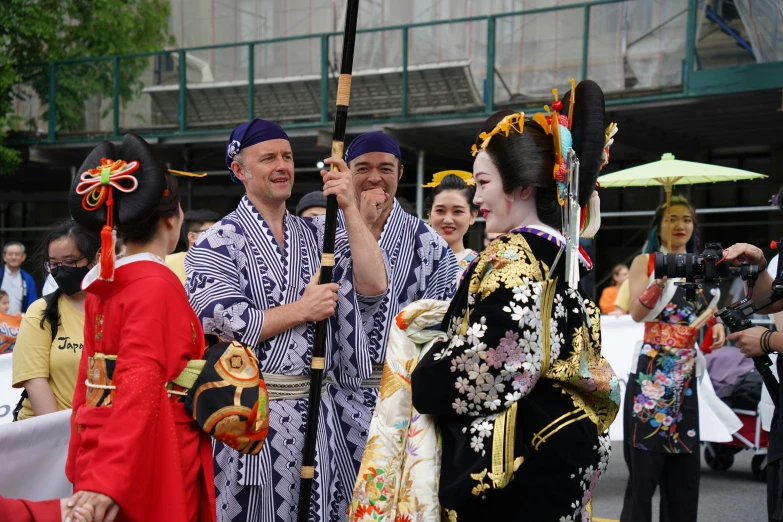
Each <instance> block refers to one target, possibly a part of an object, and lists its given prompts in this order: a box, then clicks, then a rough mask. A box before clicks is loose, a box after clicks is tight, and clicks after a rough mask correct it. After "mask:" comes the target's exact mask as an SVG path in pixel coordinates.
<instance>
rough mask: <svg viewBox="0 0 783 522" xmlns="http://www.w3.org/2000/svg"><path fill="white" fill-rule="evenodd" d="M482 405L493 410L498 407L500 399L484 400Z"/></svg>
mask: <svg viewBox="0 0 783 522" xmlns="http://www.w3.org/2000/svg"><path fill="white" fill-rule="evenodd" d="M484 407H485V408H489V409H490V410H492V411H495V410H497V409H498V408H500V399H495V400H489V401H486V402H485V403H484Z"/></svg>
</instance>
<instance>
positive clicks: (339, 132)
mask: <svg viewBox="0 0 783 522" xmlns="http://www.w3.org/2000/svg"><path fill="white" fill-rule="evenodd" d="M358 17H359V0H348V5H347V6H346V9H345V33H344V35H343V60H342V64H341V65H340V80H339V82H338V84H337V113H336V115H335V119H334V134H333V135H332V154H331V157H332V158H337V159H343V153H344V151H345V126H346V124H347V123H348V105H349V102H350V97H351V70H352V69H353V49H354V44H355V43H356V19H357V18H358ZM322 103H326V101H325V100H322ZM331 169H332V171H336V170H339V167H337V165H334V164H333V165H332V166H331ZM336 228H337V197H336V196H329V197H328V198H327V200H326V221H325V226H324V250H323V254H322V255H321V280H320V281H319V284H322V285H323V284H328V283H331V282H332V271H333V269H334V236H335V229H336ZM328 320H329V319H324V320H323V321H319V322H318V323H317V324H316V326H315V346H314V347H313V359H312V362H311V363H310V372H311V373H310V400H309V401H308V404H307V431H306V432H305V442H304V454H303V458H302V471H301V473H300V476H301V479H302V480H301V483H300V485H299V507H298V513H297V521H298V522H308V519H309V516H310V499H311V494H312V490H313V476H314V474H315V443H316V440H317V434H318V410H319V406H320V405H321V384H322V382H323V372H324V366H325V362H326V359H325V357H324V353H325V348H326V324H327V321H328Z"/></svg>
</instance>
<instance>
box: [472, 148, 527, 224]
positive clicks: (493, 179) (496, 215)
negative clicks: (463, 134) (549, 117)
mask: <svg viewBox="0 0 783 522" xmlns="http://www.w3.org/2000/svg"><path fill="white" fill-rule="evenodd" d="M473 179H474V180H475V181H476V196H475V197H474V198H473V203H474V204H475V205H478V207H479V208H480V209H481V210H480V211H479V215H481V216H483V217H484V219H485V220H486V222H487V232H490V233H497V234H505V233H506V232H508V231H509V230H512V229H514V228H516V227H518V226H519V225H520V224H522V222H521V220H522V214H523V213H522V212H520V210H521V209H520V208H519V205H515V204H514V203H515V199H516V198H515V197H514V195H510V194H506V193H505V192H504V191H503V180H502V179H501V177H500V172H499V171H498V169H497V167H496V166H495V164H494V163H493V162H492V159H490V157H489V154H487V153H486V152H484V151H481V152H479V153H478V154H477V155H476V159H475V161H474V162H473ZM517 192H518V191H515V194H516V193H517ZM517 195H518V194H517Z"/></svg>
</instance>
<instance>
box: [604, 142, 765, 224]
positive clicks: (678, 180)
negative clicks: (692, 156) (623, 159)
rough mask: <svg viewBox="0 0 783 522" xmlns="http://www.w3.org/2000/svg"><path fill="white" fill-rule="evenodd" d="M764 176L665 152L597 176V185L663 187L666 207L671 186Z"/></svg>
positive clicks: (605, 186)
mask: <svg viewBox="0 0 783 522" xmlns="http://www.w3.org/2000/svg"><path fill="white" fill-rule="evenodd" d="M766 177H767V176H765V175H764V174H757V173H755V172H749V171H747V170H740V169H732V168H729V167H721V166H718V165H709V164H707V163H696V162H693V161H682V160H678V159H674V154H669V153H666V154H664V155H663V156H661V159H660V161H654V162H652V163H648V164H646V165H640V166H638V167H632V168H630V169H625V170H621V171H618V172H612V173H611V174H606V175H604V176H600V177H599V178H598V183H600V185H601V187H602V188H612V187H649V186H656V185H657V186H663V188H664V190H665V191H666V205H667V207H668V205H669V202H670V201H671V196H672V187H673V186H674V185H695V184H697V183H718V182H721V181H741V180H746V179H758V178H766ZM669 239H671V238H669Z"/></svg>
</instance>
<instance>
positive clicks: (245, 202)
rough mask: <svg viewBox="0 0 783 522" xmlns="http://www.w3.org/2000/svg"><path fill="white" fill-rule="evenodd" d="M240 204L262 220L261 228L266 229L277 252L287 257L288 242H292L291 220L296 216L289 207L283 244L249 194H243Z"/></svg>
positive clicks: (284, 216) (267, 235)
mask: <svg viewBox="0 0 783 522" xmlns="http://www.w3.org/2000/svg"><path fill="white" fill-rule="evenodd" d="M240 206H242V207H243V208H244V210H245V211H246V212H247V213H248V214H249V215H251V216H253V218H255V219H257V220H258V221H259V222H261V224H262V227H261V228H262V230H263V231H264V234H265V235H266V237H268V238H269V239H270V240H271V241H272V245H274V247H275V249H276V250H277V254H278V255H280V256H281V257H283V258H285V257H286V255H287V251H288V244H289V243H290V238H289V236H288V231H289V228H290V223H289V222H290V220H291V219H292V218H293V217H294V216H293V215H292V214H291V213H290V212H288V209H286V210H285V213H284V214H283V244H282V245H281V244H280V243H279V242H278V241H277V237H276V236H275V234H274V232H272V227H270V226H269V223H268V222H267V220H266V218H265V217H264V215H263V214H261V211H260V210H258V209H257V208H256V206H255V205H254V204H253V202H252V201H250V198H249V197H247V194H245V195H244V196H242V200H241V202H240Z"/></svg>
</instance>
